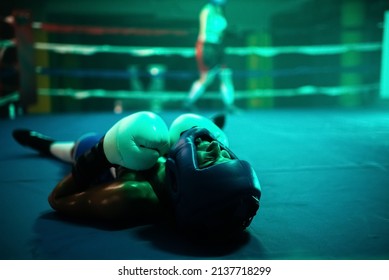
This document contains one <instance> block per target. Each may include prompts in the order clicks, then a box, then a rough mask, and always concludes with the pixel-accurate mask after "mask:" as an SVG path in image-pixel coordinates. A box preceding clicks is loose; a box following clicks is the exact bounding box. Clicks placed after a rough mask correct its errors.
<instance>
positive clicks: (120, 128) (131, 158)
mask: <svg viewBox="0 0 389 280" xmlns="http://www.w3.org/2000/svg"><path fill="white" fill-rule="evenodd" d="M103 147H104V153H105V155H106V157H107V159H108V161H109V162H111V163H113V164H118V165H121V166H123V167H126V168H128V169H133V170H146V169H149V168H151V167H152V166H153V165H154V164H155V163H156V162H157V160H158V158H159V157H160V156H163V155H164V154H166V153H167V152H168V150H169V147H170V145H169V130H168V127H167V125H166V123H165V122H164V121H163V120H162V118H161V117H159V116H158V115H156V114H154V113H152V112H146V111H143V112H138V113H135V114H132V115H130V116H128V117H125V118H123V119H121V120H120V121H119V122H117V123H116V124H115V125H114V126H113V127H112V128H111V129H110V130H108V132H107V133H106V135H105V136H104V144H103Z"/></svg>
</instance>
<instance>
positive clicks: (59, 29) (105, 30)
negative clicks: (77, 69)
mask: <svg viewBox="0 0 389 280" xmlns="http://www.w3.org/2000/svg"><path fill="white" fill-rule="evenodd" d="M32 28H33V29H40V30H44V31H47V32H52V33H81V34H89V35H125V36H127V35H137V36H140V35H142V36H166V35H174V36H185V35H188V34H189V32H187V31H184V30H178V29H149V28H122V27H99V26H82V25H64V24H55V23H43V22H33V23H32Z"/></svg>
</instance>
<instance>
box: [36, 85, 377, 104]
mask: <svg viewBox="0 0 389 280" xmlns="http://www.w3.org/2000/svg"><path fill="white" fill-rule="evenodd" d="M378 89H379V84H377V83H373V84H364V85H355V86H341V87H318V86H313V85H306V86H301V87H298V88H293V89H257V90H249V91H237V92H236V93H235V98H236V99H252V98H259V97H289V96H305V95H314V94H323V95H329V96H336V95H344V94H348V95H358V94H361V93H369V92H374V91H377V90H378ZM38 94H39V95H48V96H65V97H72V98H74V99H87V98H116V99H138V100H142V99H143V100H158V101H161V102H163V101H167V102H168V101H173V100H174V101H177V100H184V99H185V98H187V96H188V93H187V92H172V91H171V92H169V91H163V92H158V91H152V92H144V91H128V90H104V89H89V90H84V89H78V90H77V89H66V88H62V89H60V88H57V89H50V88H40V89H38ZM203 98H204V99H220V94H219V93H217V92H209V94H206V95H204V96H203Z"/></svg>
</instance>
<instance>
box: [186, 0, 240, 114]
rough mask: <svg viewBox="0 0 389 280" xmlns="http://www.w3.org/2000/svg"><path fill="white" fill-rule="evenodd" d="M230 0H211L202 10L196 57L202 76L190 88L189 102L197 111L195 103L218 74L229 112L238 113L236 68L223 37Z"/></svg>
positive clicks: (187, 103) (189, 105)
mask: <svg viewBox="0 0 389 280" xmlns="http://www.w3.org/2000/svg"><path fill="white" fill-rule="evenodd" d="M226 2H227V0H209V1H208V3H206V4H205V5H204V6H203V8H202V9H201V11H200V18H199V21H200V26H199V33H198V38H197V42H196V48H195V50H196V60H197V66H198V70H199V74H200V77H199V79H198V80H196V81H195V82H194V83H193V84H192V86H191V89H190V92H189V96H188V98H187V100H186V102H185V107H186V108H187V109H188V110H193V109H194V107H195V102H196V101H197V100H198V99H199V98H200V97H201V95H202V94H203V93H204V92H205V90H206V89H207V87H208V86H209V85H210V84H211V83H212V82H213V81H214V79H215V77H216V76H218V77H219V79H220V92H221V94H222V99H223V103H224V105H225V108H226V110H227V112H234V111H235V110H236V107H235V106H234V96H235V89H234V85H233V82H232V71H231V69H229V68H227V66H226V65H225V63H224V45H223V37H224V32H225V30H226V28H227V19H226V17H225V14H224V6H225V4H226Z"/></svg>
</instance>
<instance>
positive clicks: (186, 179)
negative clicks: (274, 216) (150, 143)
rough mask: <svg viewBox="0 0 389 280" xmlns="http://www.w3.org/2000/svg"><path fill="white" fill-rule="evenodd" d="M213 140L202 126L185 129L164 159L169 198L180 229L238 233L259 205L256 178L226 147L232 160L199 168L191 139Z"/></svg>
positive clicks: (248, 166)
mask: <svg viewBox="0 0 389 280" xmlns="http://www.w3.org/2000/svg"><path fill="white" fill-rule="evenodd" d="M197 138H201V139H203V140H208V141H214V140H216V139H215V137H214V136H213V135H212V134H211V133H210V132H209V131H208V130H206V129H203V128H196V127H195V128H192V129H189V130H187V131H185V132H184V133H183V134H182V135H181V137H180V139H179V141H178V142H177V144H176V145H175V146H174V147H173V148H172V149H171V151H170V153H169V155H168V159H167V161H166V172H167V173H166V174H167V179H168V182H169V185H170V189H169V193H170V199H171V203H172V207H173V211H174V213H175V217H176V221H177V225H178V227H179V228H180V229H182V230H184V231H186V232H191V233H196V234H199V233H200V234H206V235H208V234H215V233H218V232H221V231H223V232H224V233H225V234H226V235H228V233H229V232H231V233H232V232H241V231H242V230H244V229H245V228H246V227H247V226H248V225H249V224H250V222H251V220H252V218H253V217H254V216H255V214H256V212H257V210H258V208H259V199H260V196H261V191H260V185H259V181H258V178H257V176H256V174H255V172H254V170H253V169H252V168H251V166H250V164H249V163H248V162H246V161H243V160H239V159H238V158H237V157H236V155H235V154H234V153H233V152H232V151H231V150H230V149H229V148H228V147H226V146H224V145H223V144H221V143H220V146H221V148H222V149H225V150H227V151H228V152H229V153H230V155H231V158H232V160H231V161H228V162H223V163H219V164H216V165H212V166H208V167H206V168H199V165H198V160H197V154H196V145H195V140H196V139H197Z"/></svg>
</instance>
